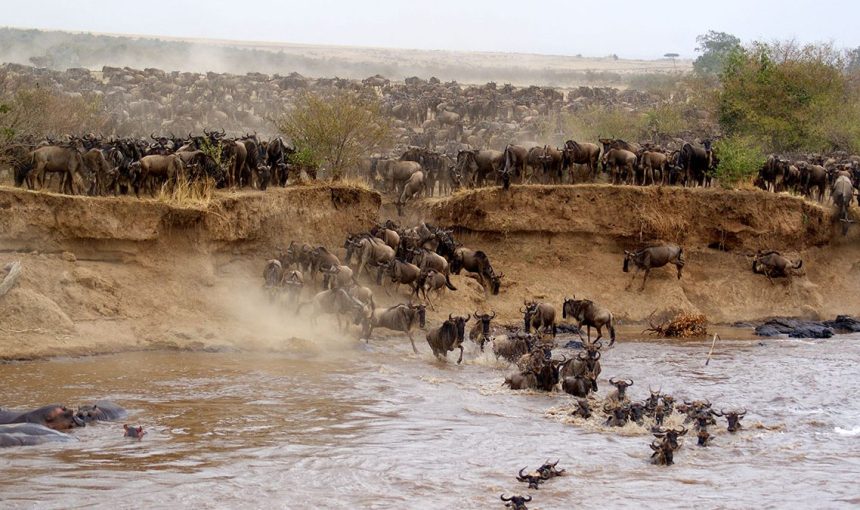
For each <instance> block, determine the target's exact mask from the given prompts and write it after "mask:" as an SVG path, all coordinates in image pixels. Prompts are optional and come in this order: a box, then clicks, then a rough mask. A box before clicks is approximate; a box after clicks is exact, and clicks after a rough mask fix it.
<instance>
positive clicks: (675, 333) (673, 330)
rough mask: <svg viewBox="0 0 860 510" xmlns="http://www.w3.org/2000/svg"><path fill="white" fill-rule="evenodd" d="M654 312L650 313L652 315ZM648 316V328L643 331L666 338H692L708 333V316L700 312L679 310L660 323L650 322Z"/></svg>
mask: <svg viewBox="0 0 860 510" xmlns="http://www.w3.org/2000/svg"><path fill="white" fill-rule="evenodd" d="M653 316H654V314H653V313H652V314H651V317H653ZM651 317H649V318H648V323H649V324H650V325H651V327H650V328H648V329H646V330H645V331H646V332H648V333H651V334H654V335H658V336H662V337H666V338H694V337H703V336H707V334H708V318H707V317H705V316H704V315H703V314H701V313H690V312H681V313H679V314H678V315H676V316H675V317H674V318H673V319H671V320H669V321H667V322H661V323H660V324H654V323H653V322H651Z"/></svg>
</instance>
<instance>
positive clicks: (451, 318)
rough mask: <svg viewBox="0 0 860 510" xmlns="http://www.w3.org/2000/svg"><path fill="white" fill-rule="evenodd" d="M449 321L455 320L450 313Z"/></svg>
mask: <svg viewBox="0 0 860 510" xmlns="http://www.w3.org/2000/svg"><path fill="white" fill-rule="evenodd" d="M448 320H449V321H452V320H454V317H453V315H452V314H450V313H449V314H448Z"/></svg>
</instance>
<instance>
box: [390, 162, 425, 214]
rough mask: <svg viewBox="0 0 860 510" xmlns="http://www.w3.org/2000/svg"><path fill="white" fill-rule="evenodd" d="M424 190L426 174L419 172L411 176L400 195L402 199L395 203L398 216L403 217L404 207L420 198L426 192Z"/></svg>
mask: <svg viewBox="0 0 860 510" xmlns="http://www.w3.org/2000/svg"><path fill="white" fill-rule="evenodd" d="M424 188H425V184H424V172H422V171H420V170H419V171H417V172H415V173H413V174H412V175H410V176H409V179H407V180H406V182H405V183H404V184H403V191H402V192H401V193H400V197H399V198H398V199H397V201H395V202H394V205H395V206H396V207H397V215H398V216H403V206H405V205H406V203H407V202H409V201H410V200H412V199H413V198H415V197H416V196H418V194H419V193H422V192H423V191H424V190H425V189H424Z"/></svg>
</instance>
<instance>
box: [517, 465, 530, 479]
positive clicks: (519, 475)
mask: <svg viewBox="0 0 860 510" xmlns="http://www.w3.org/2000/svg"><path fill="white" fill-rule="evenodd" d="M526 467H528V466H526ZM525 470H526V468H525V467H524V468H522V469H520V471H519V473H518V474H517V478H525V475H524V474H523V471H525Z"/></svg>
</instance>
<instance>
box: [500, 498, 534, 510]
mask: <svg viewBox="0 0 860 510" xmlns="http://www.w3.org/2000/svg"><path fill="white" fill-rule="evenodd" d="M499 497H500V498H501V499H502V501H506V503H505V506H506V507H510V508H511V510H529V509H528V507H526V503H528V502H529V501H531V500H532V497H531V496H525V497H523V496H520V495H514V496H511V497H509V498H506V497H505V495H504V494H501V495H500V496H499Z"/></svg>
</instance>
